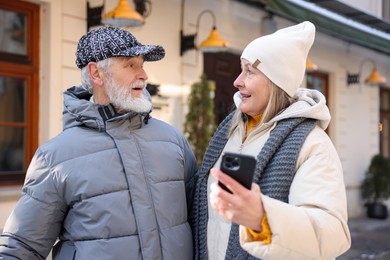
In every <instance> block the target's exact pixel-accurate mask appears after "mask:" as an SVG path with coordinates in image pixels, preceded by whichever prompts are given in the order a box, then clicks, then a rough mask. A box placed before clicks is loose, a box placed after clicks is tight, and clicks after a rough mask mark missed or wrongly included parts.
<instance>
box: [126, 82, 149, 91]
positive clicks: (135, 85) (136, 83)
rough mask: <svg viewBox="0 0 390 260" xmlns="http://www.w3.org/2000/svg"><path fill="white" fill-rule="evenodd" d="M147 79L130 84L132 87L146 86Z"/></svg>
mask: <svg viewBox="0 0 390 260" xmlns="http://www.w3.org/2000/svg"><path fill="white" fill-rule="evenodd" d="M146 84H147V83H146V81H136V82H134V83H133V84H131V85H130V88H131V89H134V88H146Z"/></svg>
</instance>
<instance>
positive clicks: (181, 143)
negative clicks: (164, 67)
mask: <svg viewBox="0 0 390 260" xmlns="http://www.w3.org/2000/svg"><path fill="white" fill-rule="evenodd" d="M164 55H165V51H164V49H163V48H162V47H161V46H158V45H142V44H141V43H140V42H138V41H137V39H136V38H135V37H134V36H133V35H132V34H130V33H129V32H128V31H126V30H123V29H119V28H112V27H102V28H99V29H95V30H92V31H90V32H88V33H87V34H86V35H84V36H82V37H81V39H80V41H79V43H78V47H77V51H76V64H77V67H78V68H80V69H81V81H82V86H80V87H72V88H70V89H68V90H66V91H65V93H64V109H63V115H64V116H63V129H64V130H63V132H62V133H61V134H60V135H58V136H57V137H55V138H53V139H52V140H50V141H48V142H47V143H45V144H43V145H42V146H41V147H39V148H38V150H37V152H36V154H35V155H34V158H33V160H32V162H31V164H30V166H29V169H28V172H27V175H26V180H25V184H24V186H23V194H22V197H21V198H20V200H19V202H18V203H17V205H16V207H15V209H14V210H13V212H12V213H11V215H10V217H9V218H8V220H7V223H6V225H5V227H4V231H3V234H2V235H1V236H0V259H44V258H46V256H47V255H48V254H49V252H50V250H51V249H52V246H53V244H55V245H54V248H53V259H56V260H59V259H67V260H68V259H83V260H85V259H115V260H118V259H170V260H171V259H192V257H193V249H192V234H191V229H190V226H189V224H188V222H187V209H188V207H189V202H190V201H191V200H192V198H191V196H192V195H191V194H192V188H193V183H194V181H193V179H194V176H195V172H196V160H195V157H194V154H193V152H192V151H191V149H190V147H189V145H188V143H187V141H186V139H185V138H184V137H183V135H182V134H181V133H180V132H179V131H178V130H176V129H174V128H173V127H171V126H169V125H168V124H166V123H164V122H162V121H159V120H157V119H154V118H151V117H150V116H149V113H150V112H151V110H152V102H151V98H150V95H149V94H148V92H147V91H146V89H145V86H146V80H147V79H148V76H147V74H146V72H145V70H144V67H143V65H144V62H145V61H157V60H160V59H162V58H163V57H164Z"/></svg>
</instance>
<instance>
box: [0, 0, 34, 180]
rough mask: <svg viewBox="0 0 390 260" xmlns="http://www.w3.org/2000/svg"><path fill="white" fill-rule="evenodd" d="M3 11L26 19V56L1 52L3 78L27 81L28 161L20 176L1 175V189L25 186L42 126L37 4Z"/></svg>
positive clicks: (16, 4) (16, 3)
mask: <svg viewBox="0 0 390 260" xmlns="http://www.w3.org/2000/svg"><path fill="white" fill-rule="evenodd" d="M0 9H3V10H7V11H12V12H18V13H22V14H24V15H26V17H27V25H26V26H27V50H26V51H27V53H26V55H18V54H9V53H4V52H0V75H2V76H8V77H17V78H22V79H24V80H26V83H27V84H26V88H27V92H26V93H27V104H26V119H25V122H24V125H25V131H26V132H25V134H26V141H25V149H26V151H25V158H24V165H25V166H24V169H23V171H21V172H9V173H8V174H7V172H1V174H0V186H5V185H19V184H22V183H23V181H24V178H25V174H26V171H27V168H28V165H29V164H30V162H31V159H32V157H33V155H34V153H35V150H36V149H37V147H38V122H39V24H40V18H39V12H40V6H39V5H37V4H33V3H29V2H24V1H20V0H13V1H1V2H0ZM5 125H6V126H12V125H15V126H20V125H21V123H15V124H14V123H9V122H8V123H4V122H0V126H5Z"/></svg>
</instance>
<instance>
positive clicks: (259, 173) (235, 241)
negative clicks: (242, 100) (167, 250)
mask: <svg viewBox="0 0 390 260" xmlns="http://www.w3.org/2000/svg"><path fill="white" fill-rule="evenodd" d="M233 114H234V113H231V114H230V115H229V116H227V117H226V118H225V120H223V122H222V123H221V124H220V125H219V126H218V129H217V131H216V133H215V134H214V136H213V138H212V139H211V141H210V144H209V146H208V148H207V150H206V153H205V155H204V158H203V162H202V166H201V169H200V171H199V172H198V176H197V177H198V180H197V184H196V190H195V196H194V201H193V204H192V210H191V214H190V215H189V221H190V224H191V227H192V230H193V236H194V250H195V256H194V259H199V260H206V259H207V222H208V208H207V206H208V204H207V180H208V175H209V172H210V169H211V167H212V166H213V165H214V164H215V162H216V161H217V160H218V158H219V156H220V155H221V153H222V150H223V148H224V147H225V145H226V143H227V141H228V138H227V134H228V131H229V128H230V124H231V121H232V117H233ZM316 122H317V121H316V120H313V119H307V118H291V119H285V120H282V121H280V122H278V124H277V125H276V127H275V128H274V129H273V130H272V132H271V134H270V137H269V138H268V139H267V141H266V143H265V144H264V147H263V148H262V150H261V151H260V153H259V154H258V156H257V164H256V171H255V176H254V180H253V181H254V182H255V183H257V184H259V185H260V188H261V191H262V193H263V194H265V195H267V196H269V197H271V198H274V199H277V200H280V201H283V202H288V193H289V189H290V185H291V182H292V180H293V178H294V174H295V164H296V161H297V157H298V154H299V151H300V149H301V146H302V144H303V142H304V141H305V139H306V137H307V135H308V134H309V133H310V131H311V130H312V129H313V128H314V126H315V124H316ZM238 230H239V226H238V225H237V224H234V223H233V224H232V228H231V230H230V236H229V243H228V248H227V251H226V257H225V259H229V260H230V259H237V260H238V259H240V260H241V259H257V258H255V257H253V256H251V255H250V254H248V253H247V252H246V251H245V250H244V249H242V248H241V246H240V243H239V233H238Z"/></svg>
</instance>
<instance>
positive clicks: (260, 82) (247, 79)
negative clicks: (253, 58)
mask: <svg viewBox="0 0 390 260" xmlns="http://www.w3.org/2000/svg"><path fill="white" fill-rule="evenodd" d="M234 86H235V87H236V88H237V89H238V90H239V91H240V95H241V99H242V103H241V112H243V113H245V114H248V115H250V116H255V115H260V114H263V112H264V110H265V108H266V106H267V104H268V100H269V97H270V84H269V80H268V79H267V77H266V76H265V75H264V74H263V73H262V72H261V71H260V70H258V69H257V68H254V67H252V65H251V64H250V63H249V62H248V61H247V60H246V59H242V60H241V73H240V75H239V76H238V77H237V78H236V80H235V81H234Z"/></svg>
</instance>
